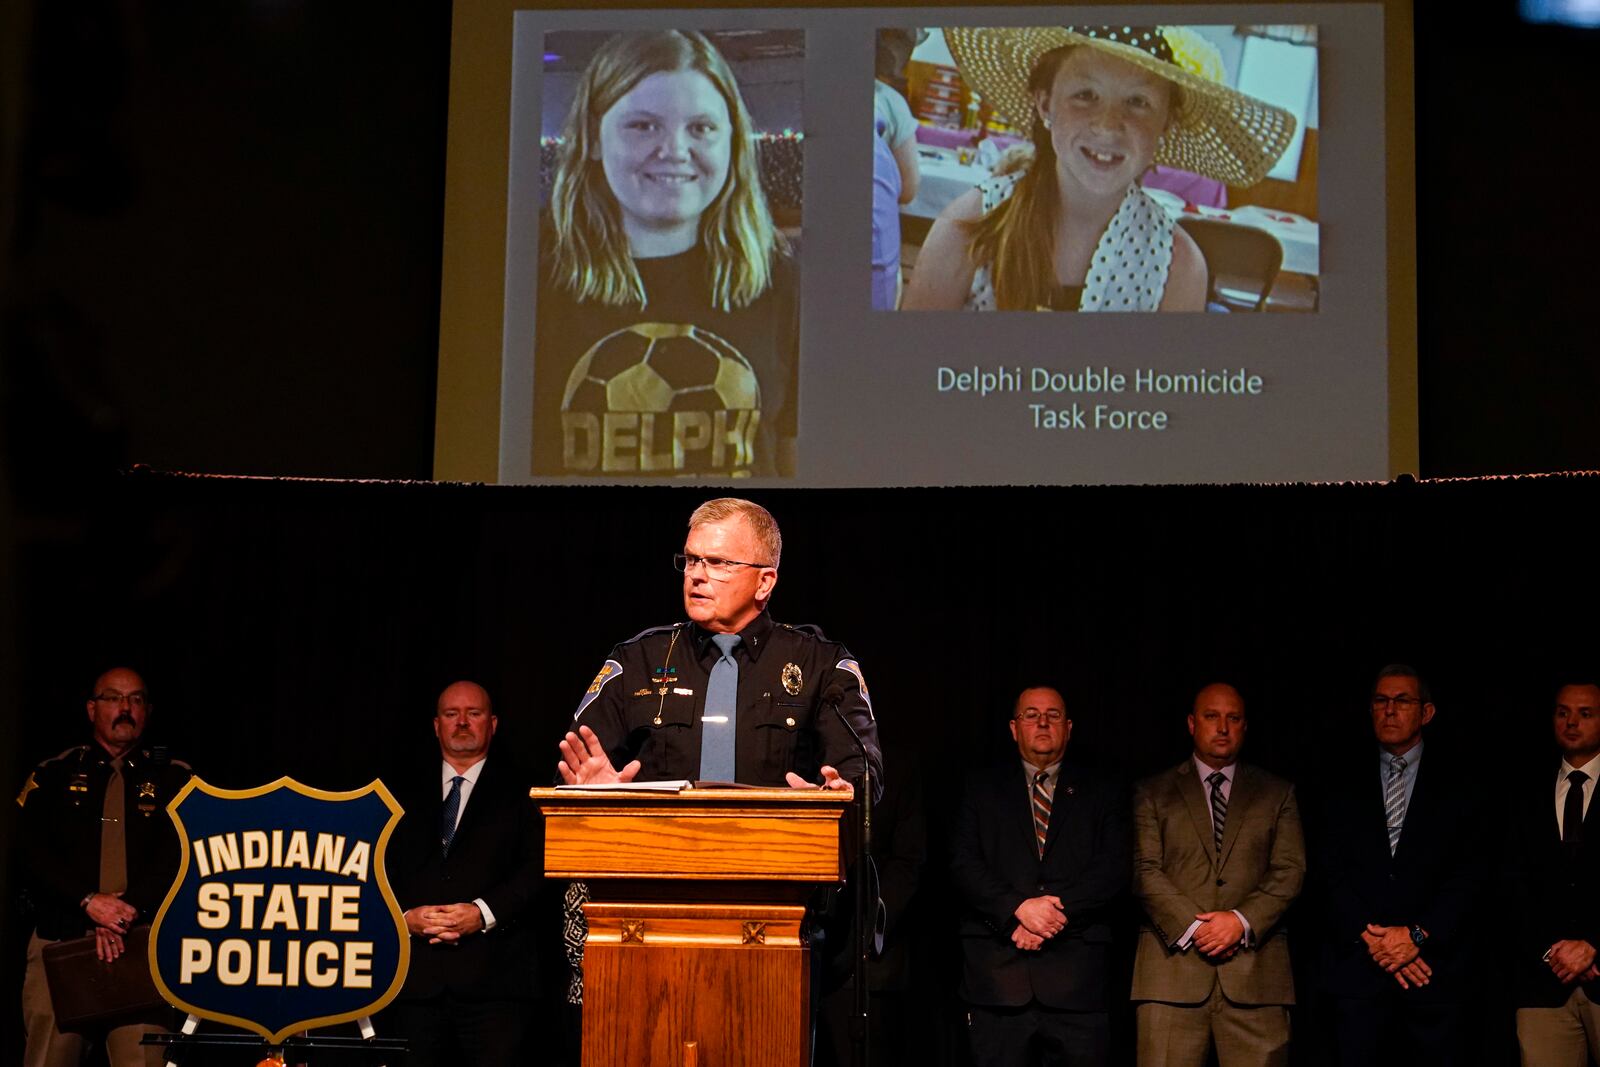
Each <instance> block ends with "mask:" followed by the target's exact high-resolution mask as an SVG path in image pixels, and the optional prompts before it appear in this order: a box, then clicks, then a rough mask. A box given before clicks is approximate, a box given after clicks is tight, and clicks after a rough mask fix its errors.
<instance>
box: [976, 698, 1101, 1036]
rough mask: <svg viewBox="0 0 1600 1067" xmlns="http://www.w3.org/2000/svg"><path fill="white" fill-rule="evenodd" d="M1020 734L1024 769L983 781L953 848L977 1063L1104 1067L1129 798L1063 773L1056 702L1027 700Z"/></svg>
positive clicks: (1015, 715)
mask: <svg viewBox="0 0 1600 1067" xmlns="http://www.w3.org/2000/svg"><path fill="white" fill-rule="evenodd" d="M1010 726H1011V736H1012V739H1013V740H1015V741H1016V743H1017V750H1018V752H1019V754H1020V757H1021V758H1020V760H1011V759H1007V760H1005V761H1004V762H1003V763H1002V764H1000V765H998V766H995V767H993V768H990V769H988V770H987V771H982V772H979V773H977V774H975V775H974V776H973V777H972V779H971V780H970V781H969V783H968V786H967V790H966V793H965V795H964V797H963V798H962V803H961V809H960V813H959V815H958V817H957V819H956V825H955V829H954V832H953V835H952V839H951V843H950V851H951V857H950V858H951V868H952V874H953V876H954V880H955V885H956V889H957V891H958V892H959V893H960V895H961V897H962V899H963V901H964V903H965V908H964V910H963V914H962V916H961V924H960V935H961V947H962V957H963V967H962V979H961V994H962V997H963V998H964V999H965V1000H966V1001H967V1003H968V1005H969V1008H970V1010H969V1013H968V1019H969V1026H968V1036H969V1038H970V1042H971V1047H972V1056H973V1062H974V1063H976V1064H978V1065H979V1067H1010V1065H1018V1067H1020V1065H1024V1064H1033V1063H1048V1064H1086V1065H1087V1064H1102V1063H1105V1062H1106V1061H1107V1058H1108V1056H1109V1051H1110V1050H1109V1046H1110V1024H1109V1021H1108V1017H1107V1000H1106V987H1107V982H1108V973H1107V964H1108V960H1107V956H1108V953H1109V950H1110V943H1111V924H1110V920H1109V914H1108V913H1109V910H1110V906H1111V903H1112V901H1113V900H1114V899H1115V898H1116V897H1117V895H1118V894H1120V893H1121V892H1122V891H1123V889H1124V888H1126V886H1127V884H1128V873H1129V867H1130V861H1131V845H1130V840H1129V834H1128V805H1127V797H1126V795H1125V793H1124V791H1123V790H1122V789H1121V788H1119V787H1118V786H1117V785H1116V784H1114V783H1113V782H1112V781H1111V780H1109V779H1108V778H1106V777H1104V776H1103V775H1100V774H1098V773H1096V772H1094V771H1092V770H1090V769H1088V768H1085V767H1081V766H1074V765H1072V764H1069V763H1066V762H1064V761H1063V759H1062V757H1063V755H1064V754H1065V752H1066V750H1067V741H1068V739H1069V738H1070V737H1071V736H1072V720H1071V719H1070V718H1068V717H1067V714H1066V704H1065V702H1064V701H1063V700H1062V698H1061V694H1060V693H1058V692H1057V691H1056V690H1054V689H1049V688H1035V689H1025V690H1023V691H1022V694H1021V695H1020V696H1019V697H1018V698H1017V703H1016V706H1015V708H1014V709H1013V711H1012V715H1011V723H1010Z"/></svg>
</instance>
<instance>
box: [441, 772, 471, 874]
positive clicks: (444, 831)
mask: <svg viewBox="0 0 1600 1067" xmlns="http://www.w3.org/2000/svg"><path fill="white" fill-rule="evenodd" d="M464 781H466V779H465V778H463V777H462V776H461V775H459V774H458V775H456V776H455V777H454V778H452V779H450V793H449V795H448V796H446V797H445V798H444V813H443V818H442V819H441V820H440V826H439V856H440V858H448V857H449V855H450V846H451V844H452V843H454V841H455V839H456V822H457V821H458V819H457V816H458V815H460V814H461V783H462V782H464Z"/></svg>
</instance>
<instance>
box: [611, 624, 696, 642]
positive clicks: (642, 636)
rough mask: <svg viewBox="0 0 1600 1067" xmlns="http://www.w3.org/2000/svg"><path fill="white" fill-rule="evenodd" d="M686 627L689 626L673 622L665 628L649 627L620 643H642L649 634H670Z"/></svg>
mask: <svg viewBox="0 0 1600 1067" xmlns="http://www.w3.org/2000/svg"><path fill="white" fill-rule="evenodd" d="M687 625H689V624H688V623H686V622H673V623H668V624H667V625H665V626H651V627H649V628H647V629H644V630H640V631H639V632H638V633H636V634H634V635H633V636H632V637H630V638H628V639H627V640H626V641H624V642H622V643H623V644H625V645H631V644H633V643H634V642H635V641H643V640H644V639H645V638H647V637H649V636H650V635H651V634H664V633H670V632H671V631H673V630H681V629H683V628H684V627H685V626H687Z"/></svg>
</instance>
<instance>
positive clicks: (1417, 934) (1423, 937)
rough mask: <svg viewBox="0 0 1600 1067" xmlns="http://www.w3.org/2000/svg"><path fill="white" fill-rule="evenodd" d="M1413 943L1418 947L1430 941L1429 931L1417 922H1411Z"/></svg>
mask: <svg viewBox="0 0 1600 1067" xmlns="http://www.w3.org/2000/svg"><path fill="white" fill-rule="evenodd" d="M1411 943H1412V944H1413V945H1416V946H1417V947H1418V948H1421V947H1422V946H1423V945H1425V944H1427V943H1428V932H1427V931H1426V930H1424V929H1423V928H1422V927H1420V926H1418V925H1417V924H1416V923H1412V924H1411Z"/></svg>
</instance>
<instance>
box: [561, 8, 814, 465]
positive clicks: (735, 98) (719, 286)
mask: <svg viewBox="0 0 1600 1067" xmlns="http://www.w3.org/2000/svg"><path fill="white" fill-rule="evenodd" d="M542 230H543V231H544V237H543V239H542V240H541V249H540V270H539V274H540V286H539V305H538V311H537V316H538V318H537V325H536V341H535V345H536V351H535V364H534V366H535V370H534V375H535V381H534V392H535V395H534V411H535V414H534V445H533V468H534V473H535V474H556V475H560V474H570V475H600V476H610V477H632V476H648V475H688V474H701V475H711V476H743V475H753V474H754V475H787V474H791V473H792V472H793V445H794V435H795V418H794V394H795V383H796V369H797V355H798V345H797V335H798V323H797V295H796V279H795V270H794V265H793V262H792V260H791V259H790V258H789V256H788V254H787V244H786V242H785V241H784V239H783V237H782V235H781V234H780V233H779V232H778V230H777V228H776V227H775V226H774V224H773V221H772V216H771V213H770V211H769V210H768V207H767V201H766V197H765V195H764V194H763V193H762V189H761V183H760V176H759V173H758V169H757V160H756V140H755V133H754V130H753V128H752V123H751V120H750V116H749V113H748V111H747V110H746V109H745V105H744V101H743V99H742V97H741V96H740V93H739V87H738V84H737V82H736V81H735V79H734V76H733V72H732V70H731V69H730V68H729V66H728V64H727V61H726V60H725V59H724V58H723V57H722V55H721V54H720V53H719V52H718V51H717V50H716V48H715V47H714V46H713V45H712V44H711V43H710V41H709V40H707V39H706V37H705V36H704V35H702V34H700V33H696V32H693V31H679V30H666V31H655V32H643V33H626V34H618V35H616V36H614V37H612V38H610V39H609V40H607V41H606V43H605V44H603V45H602V46H601V47H600V49H599V50H598V51H597V52H596V53H595V55H594V57H593V58H592V59H591V60H590V62H589V64H588V66H587V68H586V69H585V70H584V72H583V75H582V77H581V78H580V80H579V83H578V87H577V93H576V96H575V98H574V100H573V104H572V107H571V110H570V111H569V112H568V114H567V119H566V123H565V125H564V127H563V131H562V138H561V143H560V147H559V149H558V156H557V160H556V167H555V176H554V180H553V182H552V186H551V195H550V208H549V212H548V214H547V216H546V217H545V219H544V222H543V226H542Z"/></svg>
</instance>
